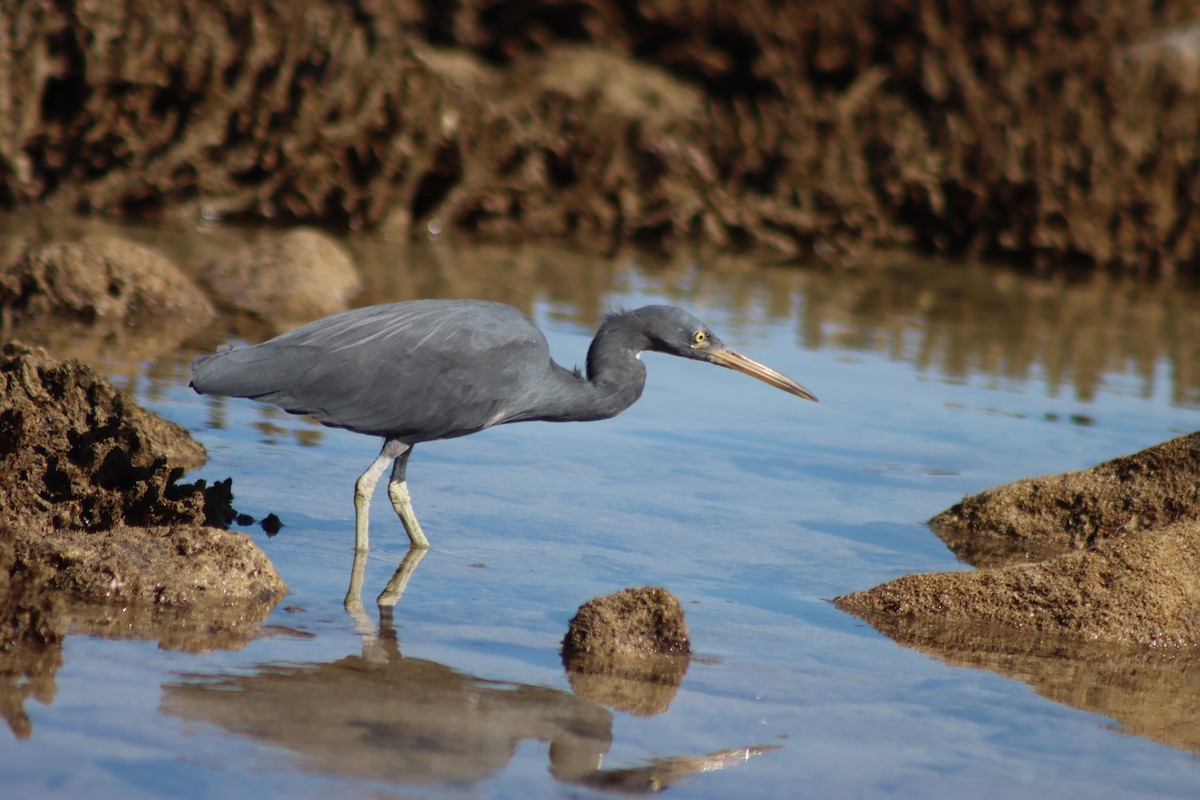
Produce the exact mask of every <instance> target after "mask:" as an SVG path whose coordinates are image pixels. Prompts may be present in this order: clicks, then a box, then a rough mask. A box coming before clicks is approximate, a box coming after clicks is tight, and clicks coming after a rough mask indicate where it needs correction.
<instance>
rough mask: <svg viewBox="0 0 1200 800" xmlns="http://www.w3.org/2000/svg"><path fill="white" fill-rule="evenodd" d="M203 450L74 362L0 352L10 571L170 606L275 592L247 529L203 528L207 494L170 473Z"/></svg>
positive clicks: (2, 488)
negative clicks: (47, 571)
mask: <svg viewBox="0 0 1200 800" xmlns="http://www.w3.org/2000/svg"><path fill="white" fill-rule="evenodd" d="M203 460H204V453H203V449H202V448H201V447H200V446H199V445H198V444H196V442H195V441H193V440H192V439H191V438H190V437H189V436H188V435H187V433H186V431H184V430H183V429H182V428H180V427H179V426H178V425H174V424H173V423H169V422H166V421H164V420H161V419H159V418H157V417H156V416H154V415H152V414H150V413H149V412H146V411H144V410H143V409H141V408H140V407H138V406H137V405H136V403H134V402H133V401H131V400H129V399H128V398H127V397H126V396H125V395H124V394H122V393H119V392H117V391H116V390H114V389H113V387H112V385H111V384H109V383H108V381H106V380H104V379H103V378H100V377H99V376H97V375H96V374H95V373H94V372H93V371H92V370H91V369H90V368H88V367H86V366H84V365H83V364H80V363H78V362H66V363H63V362H57V361H53V360H52V359H50V358H49V357H48V356H47V355H46V354H45V352H43V351H40V350H31V349H29V348H26V347H23V346H21V345H17V344H7V345H5V346H4V348H3V350H2V351H0V525H2V526H4V527H3V528H2V530H3V531H5V532H6V535H7V536H9V537H10V541H11V545H12V548H13V550H14V553H15V560H14V566H13V572H16V571H17V570H19V569H23V568H30V569H36V567H35V566H33V565H37V564H46V565H51V566H52V567H53V570H52V574H51V577H50V578H49V579H48V581H47V582H46V586H47V588H49V589H55V590H65V591H67V592H69V593H71V594H72V595H75V596H78V597H84V598H92V599H101V598H118V599H119V598H124V599H131V600H136V599H141V600H146V601H150V602H155V603H163V604H171V605H182V604H188V603H194V602H199V601H215V602H219V603H233V602H248V601H254V602H261V601H263V600H264V599H269V598H276V597H278V596H280V595H281V594H282V593H283V592H284V591H285V590H286V587H285V586H284V584H283V582H282V581H281V580H280V578H279V576H278V574H277V573H276V572H275V569H274V567H273V566H272V565H271V563H270V561H269V560H268V559H267V557H266V556H265V554H263V553H262V551H261V550H259V549H258V548H257V547H256V546H255V545H254V544H253V542H252V541H250V539H249V538H248V537H245V536H242V535H240V534H232V533H228V532H226V531H222V530H217V529H214V528H209V527H206V526H205V519H206V513H205V512H206V502H207V501H208V496H209V495H212V496H213V497H214V498H216V499H218V500H219V499H220V498H222V497H226V498H227V497H228V487H227V486H225V485H223V484H219V485H217V486H216V487H208V486H206V485H205V483H204V482H203V481H199V482H197V483H194V484H190V485H181V484H179V483H177V481H178V478H179V476H180V475H181V474H182V473H183V471H184V468H185V467H195V466H198V465H200V464H202V463H203Z"/></svg>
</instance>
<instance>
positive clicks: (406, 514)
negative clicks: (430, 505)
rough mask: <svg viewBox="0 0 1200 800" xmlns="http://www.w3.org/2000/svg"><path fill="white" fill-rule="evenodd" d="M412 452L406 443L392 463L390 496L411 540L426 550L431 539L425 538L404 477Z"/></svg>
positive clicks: (413, 543)
mask: <svg viewBox="0 0 1200 800" xmlns="http://www.w3.org/2000/svg"><path fill="white" fill-rule="evenodd" d="M411 453H412V446H411V445H404V451H403V452H401V453H400V454H399V455H397V456H396V463H395V464H393V465H392V477H391V478H390V479H389V480H388V497H390V498H391V500H392V508H394V509H396V513H397V514H399V515H400V521H401V522H402V523H404V530H406V531H407V532H408V539H409V542H410V543H411V544H412V546H413V547H417V548H420V549H423V550H425V549H428V548H429V540H428V539H426V538H425V532H424V531H422V530H421V523H419V522H417V515H416V513H415V512H414V511H413V504H412V498H411V497H410V496H409V494H408V481H406V480H405V479H404V473H405V470H407V469H408V457H409V455H410V454H411Z"/></svg>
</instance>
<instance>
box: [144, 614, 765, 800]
mask: <svg viewBox="0 0 1200 800" xmlns="http://www.w3.org/2000/svg"><path fill="white" fill-rule="evenodd" d="M162 708H163V710H164V711H166V712H167V713H170V714H174V715H177V716H180V717H183V718H186V719H190V720H196V721H201V722H206V723H209V724H212V725H216V726H218V727H220V728H223V729H225V730H228V731H231V732H234V733H237V734H240V735H243V736H247V737H250V738H252V739H255V740H257V741H260V742H264V743H266V744H270V745H273V746H277V747H283V748H287V749H288V750H291V751H293V752H295V753H297V754H299V755H300V756H301V762H300V763H301V764H302V765H303V766H304V767H305V768H308V769H312V770H315V771H319V772H325V773H329V774H333V775H339V776H346V777H357V778H363V779H368V780H379V781H386V782H391V783H400V784H410V785H411V784H424V785H441V786H454V785H457V786H467V785H472V784H476V783H478V782H480V781H482V780H484V779H486V778H487V777H489V776H490V775H493V774H495V773H497V772H499V771H500V770H502V769H503V768H505V767H506V766H507V764H508V762H509V761H510V760H511V759H512V757H513V755H514V754H515V753H516V751H517V746H518V745H519V744H520V743H521V742H522V741H523V740H527V739H530V740H537V741H542V742H548V743H549V745H550V746H549V759H550V767H549V769H550V772H551V774H552V775H553V776H554V777H555V778H556V779H558V780H560V781H563V782H566V783H571V784H577V785H584V786H591V787H596V788H603V789H608V790H620V791H629V792H641V791H657V790H660V789H662V788H665V786H666V785H668V784H669V783H670V782H672V781H674V780H677V779H679V778H680V777H683V776H686V775H690V774H694V773H698V772H708V771H712V770H715V769H721V768H722V767H724V766H726V765H728V764H731V763H734V762H738V761H744V760H746V759H748V758H751V757H753V756H755V755H758V754H760V753H762V752H765V751H767V750H772V749H775V748H774V747H741V748H734V749H730V750H725V751H720V752H716V753H710V754H706V755H702V756H680V757H669V758H659V759H654V760H649V761H646V762H644V763H642V764H638V765H635V766H631V767H628V768H622V769H602V768H601V766H600V765H601V762H602V760H603V757H604V755H605V754H606V753H607V752H608V750H609V748H610V747H611V745H612V712H611V711H609V710H608V709H606V708H605V707H603V706H601V705H599V704H597V703H594V702H591V701H589V700H585V699H583V698H580V697H577V696H575V695H573V694H570V693H568V692H563V691H560V690H557V689H552V688H548V687H542V686H531V685H522V684H510V683H500V682H494V681H487V680H483V679H480V678H476V677H473V676H470V675H465V674H463V673H460V672H457V671H455V670H454V669H451V668H450V667H448V666H445V665H442V664H439V663H437V662H434V661H429V660H426V659H420V658H405V657H403V656H402V655H401V653H400V649H399V644H398V641H397V638H396V635H395V633H394V631H393V630H392V628H391V627H390V625H389V624H388V623H387V615H386V614H385V615H384V616H383V623H382V625H381V631H380V633H379V635H378V636H375V635H367V636H365V637H364V647H363V654H362V655H352V656H347V657H345V658H342V659H340V660H338V661H334V662H331V663H327V664H308V665H298V666H293V665H268V666H263V667H260V668H259V669H258V671H257V672H256V673H255V674H253V675H232V676H187V677H186V678H184V679H183V680H180V681H179V682H175V683H171V684H168V685H167V686H165V687H164V698H163V701H162Z"/></svg>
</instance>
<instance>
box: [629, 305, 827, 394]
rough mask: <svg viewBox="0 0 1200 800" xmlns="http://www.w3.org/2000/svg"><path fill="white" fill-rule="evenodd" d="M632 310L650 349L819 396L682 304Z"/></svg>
mask: <svg viewBox="0 0 1200 800" xmlns="http://www.w3.org/2000/svg"><path fill="white" fill-rule="evenodd" d="M631 313H632V315H633V316H635V317H637V319H638V320H639V322H640V327H641V329H642V332H643V333H644V334H645V335H646V336H647V337H648V338H649V340H650V346H649V348H648V349H650V350H654V351H657V352H660V353H670V354H671V355H673V356H680V357H681V358H690V359H694V360H696V361H707V362H708V363H710V364H716V365H717V366H721V367H728V368H729V369H735V370H737V371H738V372H744V373H745V374H747V375H749V376H751V377H753V378H758V379H759V380H760V381H764V382H765V383H769V384H771V385H772V386H774V387H775V388H777V389H782V390H783V391H785V392H787V393H789V394H794V395H796V396H797V397H803V398H804V399H805V400H813V401H816V399H817V398H816V395H814V394H813V393H812V392H810V391H809V390H808V389H805V388H804V387H803V386H801V385H800V384H798V383H796V382H795V381H794V380H792V379H791V378H789V377H787V376H786V375H783V374H782V373H779V372H776V371H775V370H773V369H771V368H770V367H768V366H767V365H766V364H762V363H760V362H758V361H755V360H754V359H752V358H750V357H749V356H745V355H742V354H741V353H739V352H738V351H736V350H734V349H733V348H732V347H730V346H729V345H727V344H725V343H724V342H722V341H721V340H720V339H718V338H717V336H716V334H714V333H713V332H712V330H710V329H709V327H708V326H707V325H705V324H704V323H703V322H701V321H700V320H698V319H696V318H695V317H693V316H692V315H691V314H689V313H687V312H686V311H684V310H683V309H681V308H675V307H674V306H645V307H644V308H639V309H637V310H636V311H634V312H631Z"/></svg>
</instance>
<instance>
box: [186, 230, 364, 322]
mask: <svg viewBox="0 0 1200 800" xmlns="http://www.w3.org/2000/svg"><path fill="white" fill-rule="evenodd" d="M204 279H205V281H206V282H207V283H208V284H209V286H210V287H212V290H213V292H214V294H215V295H216V296H217V297H218V298H219V300H220V302H221V303H222V304H224V305H227V306H229V307H231V308H234V309H237V310H239V311H243V312H248V313H250V314H253V315H255V316H257V317H259V318H260V319H265V320H269V321H271V322H272V323H276V327H277V328H280V329H283V328H287V327H291V326H292V325H294V324H296V323H300V322H307V321H308V320H311V319H316V318H317V317H324V316H328V315H329V314H334V313H337V312H338V311H344V310H345V309H346V306H347V304H348V303H349V301H350V298H351V297H353V295H354V294H355V293H356V292H357V291H358V290H359V289H360V288H361V286H362V281H361V278H360V277H359V275H358V271H357V270H356V269H355V266H354V263H353V261H352V260H351V258H350V256H349V254H348V253H347V252H346V251H345V249H343V248H342V247H341V246H340V245H339V244H338V243H337V242H335V241H334V240H333V239H331V238H330V237H329V236H326V235H325V234H323V233H319V232H317V231H311V230H295V231H289V232H288V233H284V234H280V235H273V236H269V237H268V238H266V239H264V240H263V241H261V242H259V243H258V244H256V245H253V246H251V247H249V248H247V249H246V250H245V251H243V252H242V253H240V254H238V255H235V256H233V257H232V258H228V259H223V260H220V261H216V262H213V263H212V264H210V265H209V266H208V267H207V268H206V269H205V271H204Z"/></svg>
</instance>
